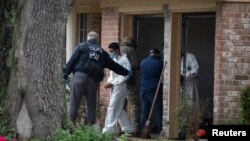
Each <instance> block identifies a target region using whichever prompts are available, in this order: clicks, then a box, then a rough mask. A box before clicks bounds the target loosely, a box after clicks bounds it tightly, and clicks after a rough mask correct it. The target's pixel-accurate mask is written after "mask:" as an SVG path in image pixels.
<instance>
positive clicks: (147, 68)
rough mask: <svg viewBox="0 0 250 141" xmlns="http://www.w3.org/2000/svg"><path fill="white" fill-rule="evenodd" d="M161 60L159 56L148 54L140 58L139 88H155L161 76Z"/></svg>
mask: <svg viewBox="0 0 250 141" xmlns="http://www.w3.org/2000/svg"><path fill="white" fill-rule="evenodd" d="M162 68H163V61H162V60H161V58H159V57H155V56H151V55H150V56H148V57H147V58H145V59H144V60H142V62H141V64H140V69H141V90H142V91H143V90H148V89H156V88H157V85H158V83H159V79H160V76H161V71H162Z"/></svg>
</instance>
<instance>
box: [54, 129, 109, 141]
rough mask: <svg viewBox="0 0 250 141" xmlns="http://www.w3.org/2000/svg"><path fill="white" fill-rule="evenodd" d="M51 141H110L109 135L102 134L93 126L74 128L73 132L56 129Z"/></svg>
mask: <svg viewBox="0 0 250 141" xmlns="http://www.w3.org/2000/svg"><path fill="white" fill-rule="evenodd" d="M52 140H53V141H111V140H112V135H111V134H102V133H101V131H100V130H99V129H97V128H95V127H93V126H84V127H76V129H74V131H71V130H64V129H58V130H56V131H55V133H54V134H53V136H52Z"/></svg>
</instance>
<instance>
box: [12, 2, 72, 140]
mask: <svg viewBox="0 0 250 141" xmlns="http://www.w3.org/2000/svg"><path fill="white" fill-rule="evenodd" d="M73 1H74V0H25V1H24V0H19V1H18V8H17V17H19V20H18V26H17V27H18V30H17V31H16V32H15V35H16V37H17V40H16V49H15V56H14V58H13V61H14V64H13V66H12V71H11V77H10V81H9V87H8V93H9V99H8V108H9V111H10V115H11V121H12V125H14V126H15V127H16V132H17V133H18V136H19V139H25V138H26V139H27V138H31V137H32V138H39V139H42V140H50V137H51V134H52V132H53V131H54V130H55V129H56V128H58V127H61V126H62V121H63V120H64V119H63V116H65V115H63V112H62V108H66V107H63V101H62V94H63V83H62V64H63V61H64V60H63V51H64V47H65V34H66V33H65V28H66V22H67V16H68V13H69V11H70V8H71V6H72V4H73Z"/></svg>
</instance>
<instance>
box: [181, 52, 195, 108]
mask: <svg viewBox="0 0 250 141" xmlns="http://www.w3.org/2000/svg"><path fill="white" fill-rule="evenodd" d="M198 70H199V65H198V62H197V60H196V58H195V56H194V55H193V54H191V53H188V52H187V54H186V72H185V74H184V70H183V58H182V60H181V74H182V75H183V76H184V77H185V75H186V77H185V80H186V81H185V93H186V94H188V95H189V98H190V100H191V101H192V102H193V105H194V106H196V107H197V106H199V93H198V80H197V79H198Z"/></svg>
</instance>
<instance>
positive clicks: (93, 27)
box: [88, 13, 101, 35]
mask: <svg viewBox="0 0 250 141" xmlns="http://www.w3.org/2000/svg"><path fill="white" fill-rule="evenodd" d="M88 30H89V31H96V32H97V33H98V34H99V35H101V13H90V14H88ZM89 31H88V32H89Z"/></svg>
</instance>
